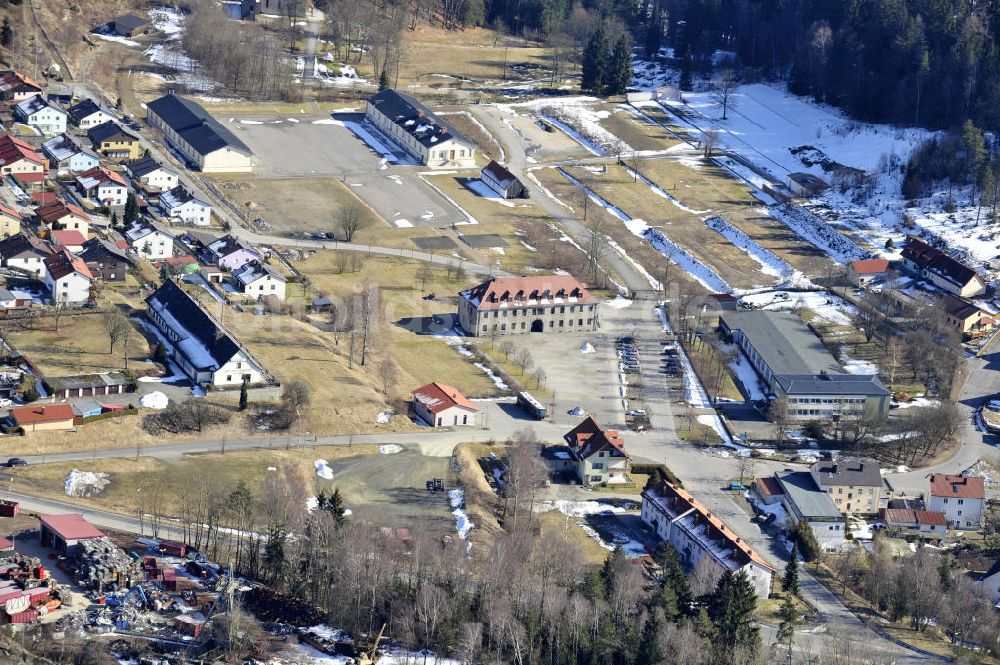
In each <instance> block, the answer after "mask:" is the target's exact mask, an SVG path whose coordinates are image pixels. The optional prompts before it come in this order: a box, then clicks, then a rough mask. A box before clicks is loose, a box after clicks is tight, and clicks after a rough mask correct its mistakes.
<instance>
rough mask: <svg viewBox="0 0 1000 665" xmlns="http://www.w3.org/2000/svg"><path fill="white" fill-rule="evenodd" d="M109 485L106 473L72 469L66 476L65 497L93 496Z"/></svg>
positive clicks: (109, 480)
mask: <svg viewBox="0 0 1000 665" xmlns="http://www.w3.org/2000/svg"><path fill="white" fill-rule="evenodd" d="M110 483H111V479H110V478H108V474H106V473H101V472H99V471H97V472H95V471H80V470H79V469H73V470H72V471H70V472H69V473H68V474H66V487H65V489H66V496H75V497H86V496H94V495H95V494H100V493H101V492H103V491H104V488H105V487H107V486H108V485H109V484H110Z"/></svg>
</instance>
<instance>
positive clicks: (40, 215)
mask: <svg viewBox="0 0 1000 665" xmlns="http://www.w3.org/2000/svg"><path fill="white" fill-rule="evenodd" d="M35 218H36V219H37V220H38V223H39V224H40V225H41V226H46V227H48V228H50V229H65V230H69V231H79V232H80V233H82V234H83V235H89V233H90V215H88V214H87V213H86V212H84V210H83V208H81V207H80V206H78V205H76V204H75V203H66V202H65V201H58V200H57V201H56V202H54V203H49V204H47V205H43V206H41V207H39V208H36V209H35Z"/></svg>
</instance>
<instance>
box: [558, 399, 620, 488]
mask: <svg viewBox="0 0 1000 665" xmlns="http://www.w3.org/2000/svg"><path fill="white" fill-rule="evenodd" d="M563 439H564V440H565V441H566V445H567V446H568V447H569V452H570V455H572V457H573V460H574V461H575V462H576V476H577V481H578V482H579V483H580V484H581V485H586V486H588V487H594V486H606V485H620V486H630V485H631V484H632V480H631V479H630V478H629V470H630V469H631V462H632V458H631V457H630V456H629V454H628V453H627V452H625V441H624V439H622V436H621V434H620V433H619V432H618V431H617V430H613V429H607V428H605V427H603V426H601V424H600V423H598V422H597V421H596V420H595V419H594V417H593V416H587V417H586V418H584V419H583V421H581V422H580V423H579V424H578V425H577V426H576V427H574V428H573V429H571V430H570V431H569V432H567V433H566V434H565V435H564V436H563Z"/></svg>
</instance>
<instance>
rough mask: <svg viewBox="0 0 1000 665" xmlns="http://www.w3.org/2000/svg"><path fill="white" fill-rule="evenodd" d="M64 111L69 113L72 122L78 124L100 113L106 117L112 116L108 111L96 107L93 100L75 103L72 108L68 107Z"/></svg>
mask: <svg viewBox="0 0 1000 665" xmlns="http://www.w3.org/2000/svg"><path fill="white" fill-rule="evenodd" d="M66 111H67V112H68V113H69V117H70V118H72V119H73V122H75V123H77V124H79V123H80V121H81V120H83V119H84V118H87V117H89V116H92V115H94V114H95V113H97V112H99V111H102V112H104V113H107V114H108V115H114V114H113V113H111V112H110V111H105V110H104V109H102V108H101V107H100V106H98V105H97V102H95V101H94V100H93V99H84V100H83V101H81V102H77V103H76V104H74V105H73V106H70V107H69V108H68V109H66Z"/></svg>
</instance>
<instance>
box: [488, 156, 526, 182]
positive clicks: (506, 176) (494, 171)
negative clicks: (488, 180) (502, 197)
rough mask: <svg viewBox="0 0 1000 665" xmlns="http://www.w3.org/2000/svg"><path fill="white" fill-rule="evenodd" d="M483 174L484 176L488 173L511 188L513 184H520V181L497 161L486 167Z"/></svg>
mask: <svg viewBox="0 0 1000 665" xmlns="http://www.w3.org/2000/svg"><path fill="white" fill-rule="evenodd" d="M482 172H483V173H484V174H485V173H488V174H489V175H490V176H491V177H492V178H493V179H494V180H496V181H497V182H499V183H501V184H503V185H505V186H510V184H511V183H515V182H520V180H518V179H517V176H515V175H514V174H513V173H511V172H510V170H509V169H507V167H506V166H504V165H503V164H501V163H500V162H498V161H496V160H495V159H494V160H492V161H491V162H490V163H489V164H487V165H486V166H484V167H483V171H482Z"/></svg>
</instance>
